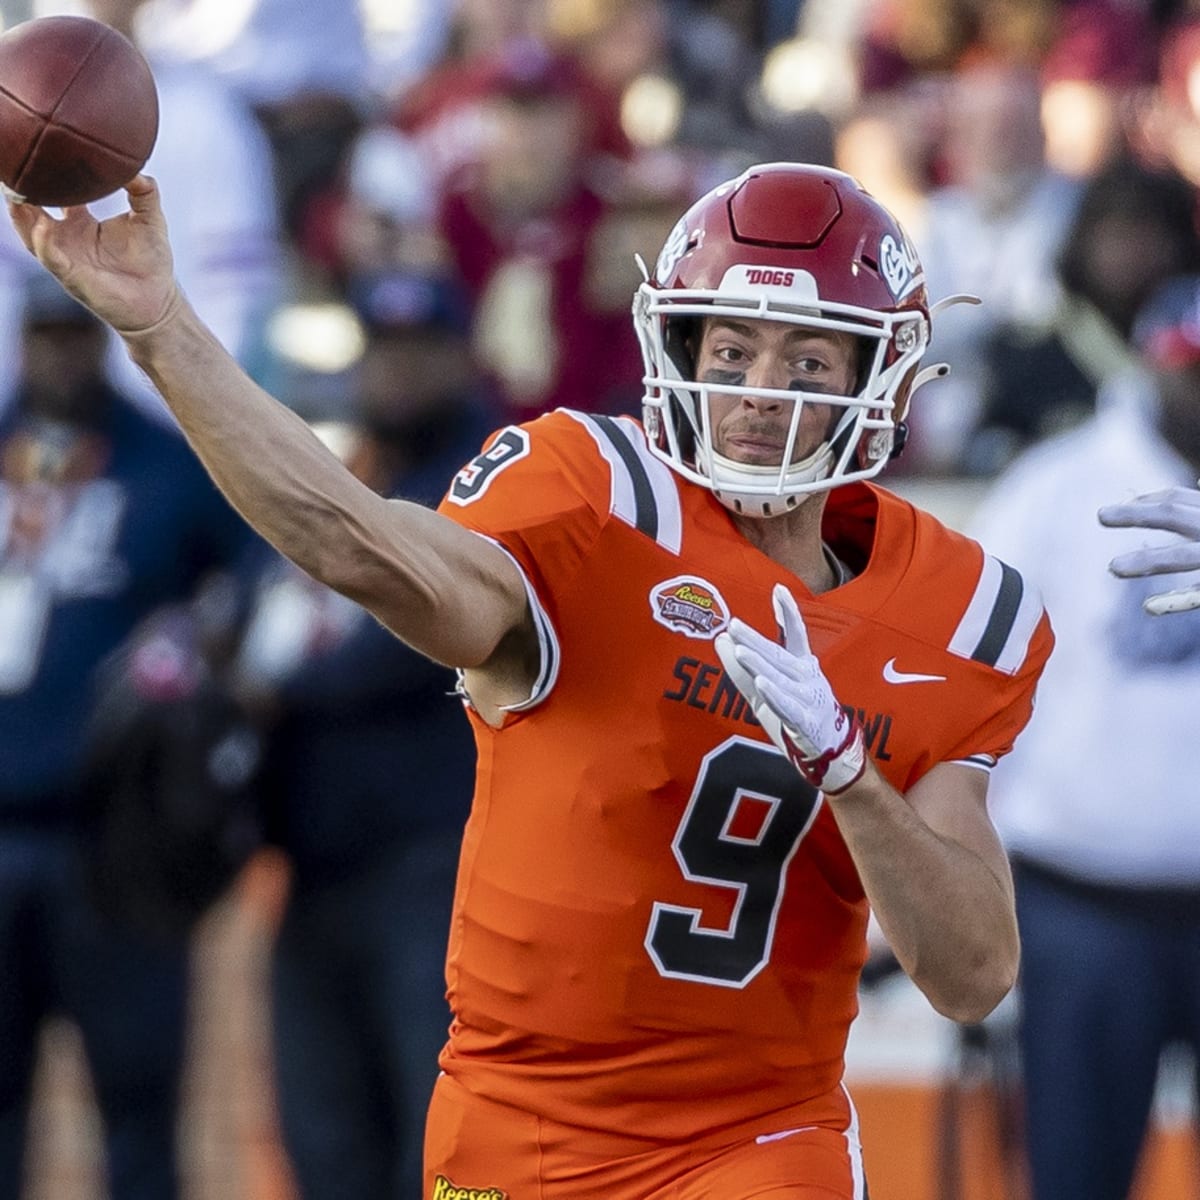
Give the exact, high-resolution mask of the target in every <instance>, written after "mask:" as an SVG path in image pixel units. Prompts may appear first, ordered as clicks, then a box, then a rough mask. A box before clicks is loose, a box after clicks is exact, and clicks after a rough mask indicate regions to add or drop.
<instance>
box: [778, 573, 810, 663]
mask: <svg viewBox="0 0 1200 1200" xmlns="http://www.w3.org/2000/svg"><path fill="white" fill-rule="evenodd" d="M771 606H772V607H773V608H774V609H775V620H776V622H778V624H779V631H780V634H781V636H782V638H783V644H784V645H785V646H786V647H787V648H788V649H789V650H790V651H791V652H792V653H793V654H811V653H812V651H811V650H810V649H809V645H808V628H807V627H806V626H805V624H804V618H803V617H802V616H801V615H800V606H799V605H798V604H797V603H796V597H795V596H793V595H792V593H791V592H789V591H788V589H787V588H785V587H784V586H783V584H782V583H777V584H776V585H775V587H774V588H773V589H772V590H771Z"/></svg>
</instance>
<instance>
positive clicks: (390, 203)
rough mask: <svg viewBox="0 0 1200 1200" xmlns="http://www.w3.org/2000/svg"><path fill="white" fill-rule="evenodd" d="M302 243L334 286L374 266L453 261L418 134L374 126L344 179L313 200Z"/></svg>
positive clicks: (310, 262) (422, 266) (432, 265)
mask: <svg viewBox="0 0 1200 1200" xmlns="http://www.w3.org/2000/svg"><path fill="white" fill-rule="evenodd" d="M300 245H301V249H302V250H303V252H304V255H305V260H306V264H307V266H308V267H309V268H312V269H315V270H316V271H318V272H321V273H322V274H323V276H324V282H325V287H326V288H327V289H331V290H337V289H340V288H341V287H343V286H344V285H345V283H346V281H347V280H348V279H350V278H353V277H354V276H355V275H357V274H360V273H362V272H366V271H388V270H406V271H438V270H441V269H442V268H444V267H446V266H447V265H448V251H447V249H446V246H445V243H444V241H443V240H442V238H441V236H440V234H439V233H438V231H437V197H436V193H435V190H434V182H433V178H432V176H431V173H430V171H429V169H428V165H427V163H426V162H425V159H424V156H423V155H422V154H421V151H420V148H419V146H418V145H417V143H416V141H415V140H414V139H412V138H410V137H407V136H406V135H405V134H403V133H401V132H400V131H399V130H397V129H395V128H394V127H393V126H391V125H387V124H372V125H368V126H367V127H366V128H365V129H364V130H363V131H362V132H361V133H360V134H359V135H358V136H357V137H356V138H355V140H354V141H353V142H352V143H351V145H350V147H349V148H348V152H347V156H346V160H345V162H344V164H343V168H342V170H341V172H340V175H339V179H338V181H337V184H336V186H334V187H331V188H328V189H327V190H326V191H325V192H324V193H323V194H322V195H321V196H319V197H317V198H315V199H314V201H313V203H312V204H310V205H309V207H308V210H307V212H306V214H305V220H304V226H303V229H302V230H301V233H300Z"/></svg>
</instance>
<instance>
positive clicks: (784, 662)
mask: <svg viewBox="0 0 1200 1200" xmlns="http://www.w3.org/2000/svg"><path fill="white" fill-rule="evenodd" d="M729 636H730V638H731V639H732V641H733V643H734V645H735V646H736V647H737V649H738V650H739V651H740V650H742V649H746V650H749V651H751V652H753V653H754V654H755V655H756V656H757V660H758V661H759V662H762V663H769V664H770V666H771V668H772V670H774V671H776V672H777V673H778V674H779V675H781V676H783V677H785V678H789V679H795V680H797V681H798V682H802V681H804V680H806V679H809V678H811V676H812V672H813V665H814V660H813V659H811V658H798V657H797V656H796V655H795V654H793V653H792V652H791V651H790V650H788V649H786V648H785V647H783V646H781V645H780V644H779V643H778V642H775V641H772V640H771V639H770V638H769V637H766V636H765V635H764V634H761V633H759V631H758V630H757V629H755V628H754V626H753V625H747V624H746V622H745V621H742V620H740V619H739V618H737V617H735V618H734V619H733V620H732V621H731V622H730V623H729Z"/></svg>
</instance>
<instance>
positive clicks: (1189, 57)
mask: <svg viewBox="0 0 1200 1200" xmlns="http://www.w3.org/2000/svg"><path fill="white" fill-rule="evenodd" d="M1142 99H1143V103H1142V104H1141V105H1140V106H1139V109H1138V121H1137V124H1136V134H1137V138H1138V143H1137V146H1138V151H1139V153H1140V154H1141V155H1142V156H1143V157H1145V158H1146V159H1147V160H1148V161H1150V162H1151V163H1156V164H1158V165H1162V166H1170V167H1172V168H1173V169H1174V170H1176V171H1178V172H1179V173H1180V174H1181V175H1183V177H1184V178H1185V179H1187V180H1188V182H1189V183H1191V184H1192V186H1193V187H1200V13H1195V12H1192V11H1187V12H1185V13H1184V14H1183V15H1181V16H1180V17H1178V18H1177V19H1176V20H1174V21H1173V22H1171V23H1170V24H1169V25H1168V26H1167V28H1166V30H1165V31H1164V33H1163V36H1162V40H1161V45H1160V48H1159V58H1158V86H1157V87H1155V88H1153V89H1148V90H1147V91H1146V92H1145V93H1144V94H1143V97H1142Z"/></svg>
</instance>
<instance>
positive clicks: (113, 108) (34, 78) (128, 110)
mask: <svg viewBox="0 0 1200 1200" xmlns="http://www.w3.org/2000/svg"><path fill="white" fill-rule="evenodd" d="M157 136H158V92H157V89H156V88H155V86H154V75H153V74H152V72H151V70H150V66H149V64H148V63H147V62H146V60H145V59H144V58H143V57H142V55H141V52H140V51H139V50H138V49H137V47H135V46H134V45H133V43H132V42H130V41H129V40H128V38H126V37H124V36H123V35H121V34H120V33H118V32H117V31H116V30H115V29H111V28H110V27H109V26H107V25H105V24H104V23H103V22H101V21H95V20H92V19H91V18H90V17H76V16H51V17H36V18H34V19H33V20H30V21H24V22H22V23H21V24H19V25H15V26H13V28H12V29H10V30H8V32H6V33H5V34H3V35H2V36H0V182H3V183H4V184H5V186H6V187H8V188H9V189H10V190H11V191H12V192H14V193H15V194H16V195H17V196H19V197H20V198H21V199H23V200H27V201H29V202H30V203H31V204H47V205H55V206H61V205H70V204H88V203H90V202H91V201H92V200H99V199H100V198H101V197H102V196H107V195H109V194H110V193H111V192H115V191H116V190H117V189H118V188H120V187H122V186H124V185H125V184H126V183H128V182H129V180H131V179H132V178H133V177H134V176H135V175H136V174H137V173H138V172H139V171H140V170H141V169H142V167H143V165H144V164H145V162H146V159H147V158H149V157H150V151H151V150H152V149H153V148H154V140H155V138H156V137H157Z"/></svg>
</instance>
